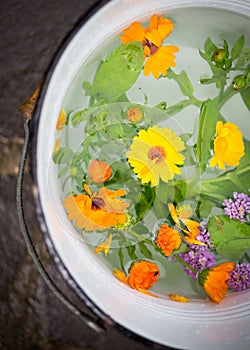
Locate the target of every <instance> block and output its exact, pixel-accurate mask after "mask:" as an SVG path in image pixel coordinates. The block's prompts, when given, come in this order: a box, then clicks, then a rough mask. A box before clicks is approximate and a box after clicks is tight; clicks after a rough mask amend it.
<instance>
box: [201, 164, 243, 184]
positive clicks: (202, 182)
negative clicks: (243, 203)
mask: <svg viewBox="0 0 250 350" xmlns="http://www.w3.org/2000/svg"><path fill="white" fill-rule="evenodd" d="M249 170H250V165H248V166H246V167H244V168H242V169H240V170H237V176H238V175H241V174H244V173H245V172H247V171H249ZM225 180H231V178H230V177H229V176H228V175H227V174H225V175H222V176H219V177H215V178H211V179H204V180H201V184H206V183H208V184H211V183H219V182H221V181H225Z"/></svg>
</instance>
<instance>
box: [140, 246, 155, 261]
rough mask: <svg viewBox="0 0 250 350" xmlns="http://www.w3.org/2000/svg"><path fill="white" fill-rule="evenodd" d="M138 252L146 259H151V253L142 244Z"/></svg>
mask: <svg viewBox="0 0 250 350" xmlns="http://www.w3.org/2000/svg"><path fill="white" fill-rule="evenodd" d="M138 245H139V248H140V252H141V253H142V254H143V255H144V256H145V257H146V258H148V259H152V258H153V256H152V253H151V251H150V250H149V249H148V248H147V247H146V245H145V244H144V243H143V242H140V243H139V244H138Z"/></svg>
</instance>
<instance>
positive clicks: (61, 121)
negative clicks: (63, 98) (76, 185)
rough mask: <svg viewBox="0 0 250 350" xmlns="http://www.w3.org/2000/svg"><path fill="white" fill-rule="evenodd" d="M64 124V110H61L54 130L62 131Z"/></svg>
mask: <svg viewBox="0 0 250 350" xmlns="http://www.w3.org/2000/svg"><path fill="white" fill-rule="evenodd" d="M65 123H66V112H65V110H64V109H62V110H61V113H60V114H59V116H58V119H57V122H56V129H57V130H62V129H63V128H64V125H65Z"/></svg>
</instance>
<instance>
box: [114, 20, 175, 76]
mask: <svg viewBox="0 0 250 350" xmlns="http://www.w3.org/2000/svg"><path fill="white" fill-rule="evenodd" d="M173 27H174V24H173V22H172V21H170V20H169V19H167V18H163V17H162V16H160V17H157V16H156V15H153V16H152V17H151V18H150V24H149V27H146V28H145V29H144V28H143V26H142V25H141V24H140V23H139V22H134V23H132V24H131V25H130V27H129V28H127V29H125V30H124V34H121V35H120V38H121V40H122V43H123V44H126V43H128V42H131V41H140V42H141V43H142V45H143V49H144V55H145V57H147V61H146V63H145V66H144V74H145V75H146V76H147V75H149V74H150V73H152V75H153V76H154V77H155V78H156V79H157V78H159V76H160V75H161V74H162V75H166V74H167V71H168V69H169V67H175V55H174V53H175V52H177V51H178V50H179V49H178V47H177V46H162V43H163V41H164V40H165V39H166V37H167V36H168V35H169V34H170V33H171V32H172V30H173Z"/></svg>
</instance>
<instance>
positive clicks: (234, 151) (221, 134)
mask: <svg viewBox="0 0 250 350" xmlns="http://www.w3.org/2000/svg"><path fill="white" fill-rule="evenodd" d="M242 138H243V136H242V133H241V131H240V130H239V128H238V126H237V125H235V124H232V123H229V122H227V123H225V124H224V125H223V123H222V121H218V122H217V124H216V137H215V139H214V156H213V158H212V159H211V160H210V166H211V167H215V166H216V165H218V167H219V168H220V169H222V170H225V169H226V166H225V164H227V165H229V166H237V165H239V163H240V159H241V157H243V156H244V142H243V140H242Z"/></svg>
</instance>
